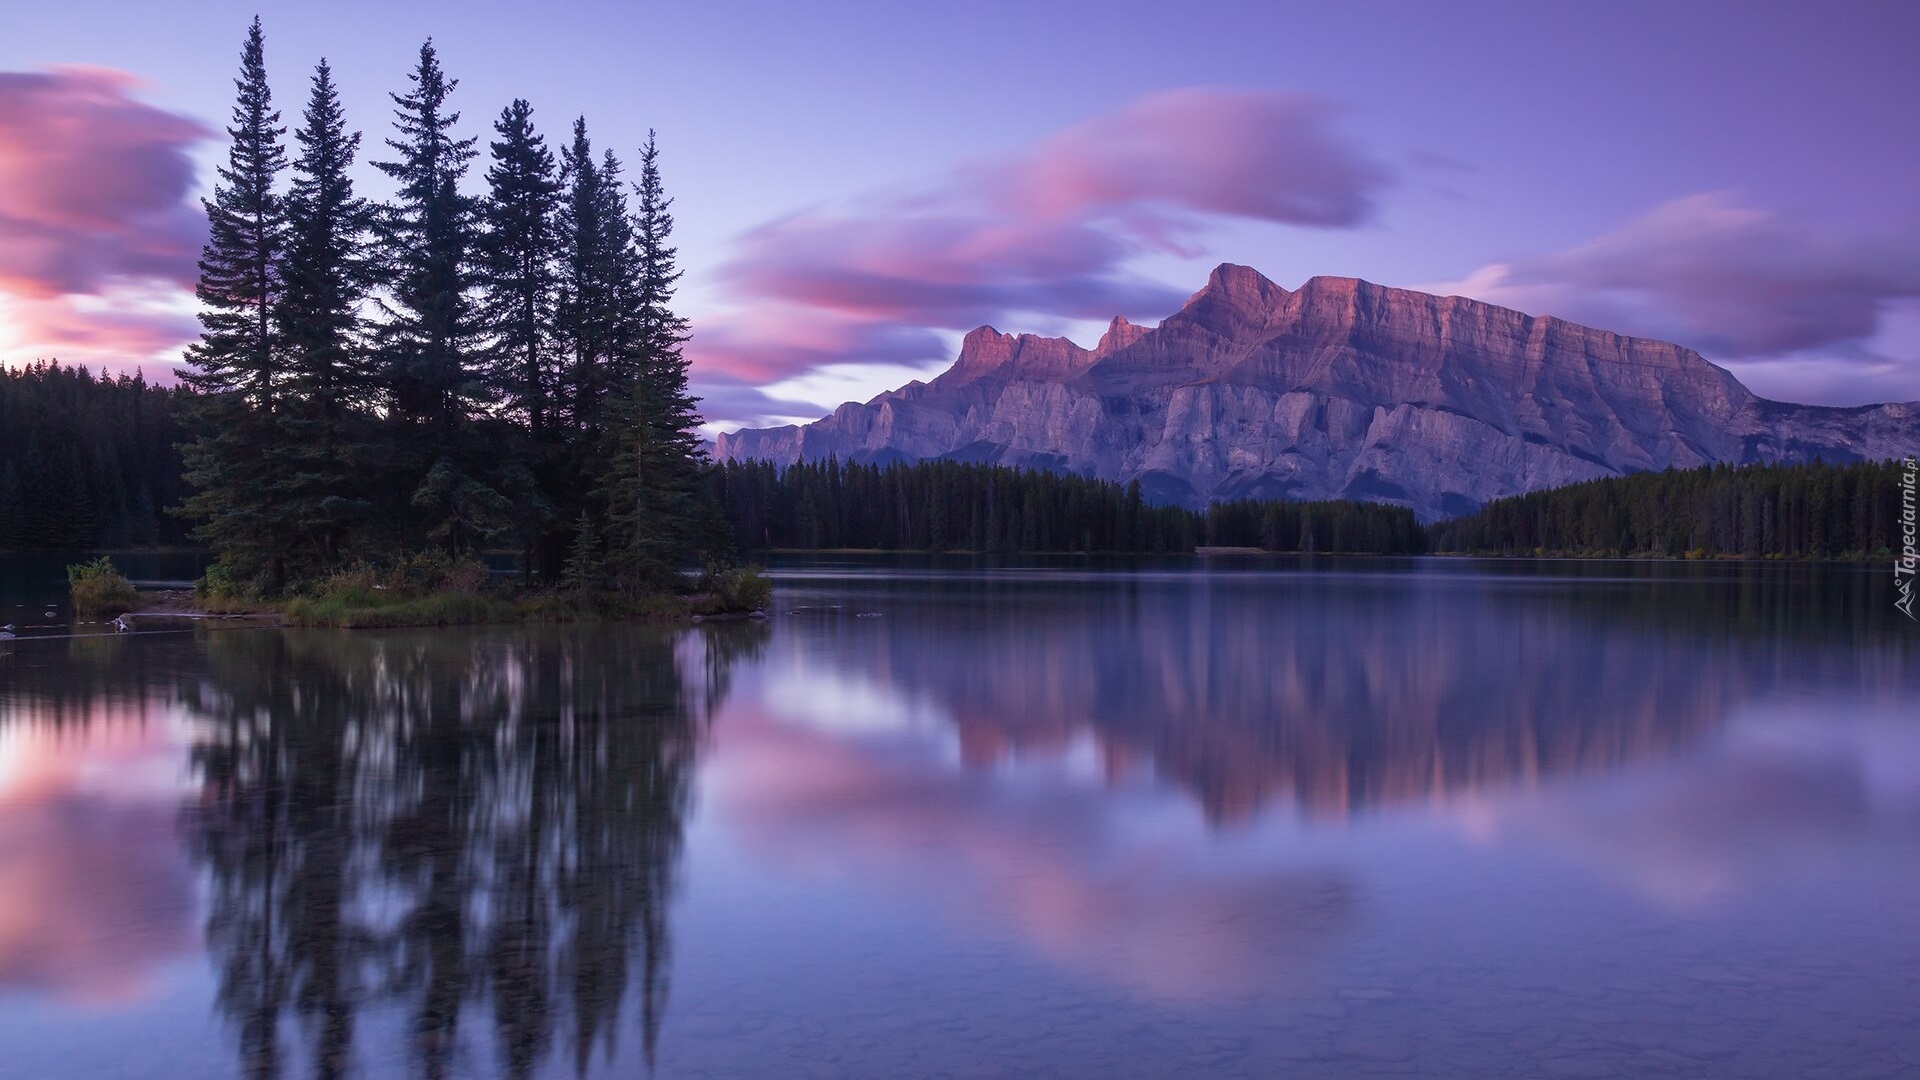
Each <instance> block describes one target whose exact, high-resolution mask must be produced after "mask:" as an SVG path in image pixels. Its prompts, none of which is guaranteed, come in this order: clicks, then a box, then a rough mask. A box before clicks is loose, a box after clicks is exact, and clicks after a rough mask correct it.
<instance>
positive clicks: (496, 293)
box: [481, 99, 563, 444]
mask: <svg viewBox="0 0 1920 1080" xmlns="http://www.w3.org/2000/svg"><path fill="white" fill-rule="evenodd" d="M493 129H494V131H495V133H497V134H498V135H499V138H498V139H497V140H495V141H494V142H492V143H490V144H489V147H488V148H489V150H490V151H491V153H492V158H493V162H492V165H491V166H490V167H489V168H488V169H487V197H486V200H485V201H484V202H483V203H482V208H481V213H482V217H483V219H484V222H485V234H484V238H483V240H482V241H481V252H482V263H481V274H482V279H483V281H484V284H485V294H484V301H483V310H482V317H483V320H484V322H485V324H486V327H487V330H488V331H489V332H490V334H491V335H492V338H493V341H492V347H493V351H492V374H493V381H494V383H495V385H496V386H497V387H498V388H499V391H500V395H501V397H502V399H503V403H504V404H505V405H506V407H507V409H508V411H509V413H510V414H511V415H513V416H514V417H515V418H516V419H518V420H519V421H520V422H521V423H523V424H525V425H526V427H527V431H528V434H529V435H530V436H531V437H532V439H533V441H534V442H535V443H536V444H543V443H546V442H547V441H548V440H549V438H550V434H551V432H550V413H551V410H552V408H553V402H554V398H555V393H554V379H555V359H554V356H553V350H554V304H555V300H556V299H557V293H558V288H559V282H558V277H557V273H558V267H557V263H558V260H559V254H560V245H559V232H558V228H559V222H558V216H559V212H560V193H561V191H562V190H563V188H562V185H561V183H560V178H559V176H558V173H557V167H556V165H555V163H554V157H553V152H552V151H551V150H548V149H547V144H546V139H545V138H544V137H542V136H541V135H540V134H538V133H537V132H535V131H534V129H533V107H532V106H530V105H528V104H527V102H526V101H525V100H524V99H516V100H515V101H514V102H513V104H511V105H509V106H507V107H506V108H505V109H503V110H501V112H500V118H499V119H498V120H496V121H495V122H494V125H493Z"/></svg>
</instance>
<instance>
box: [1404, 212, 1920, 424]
mask: <svg viewBox="0 0 1920 1080" xmlns="http://www.w3.org/2000/svg"><path fill="white" fill-rule="evenodd" d="M1914 250H1915V249H1914V246H1913V244H1911V243H1906V244H1900V243H1889V242H1884V241H1882V240H1879V239H1876V238H1870V237H1862V236H1845V235H1836V234H1834V233H1833V232H1832V231H1831V230H1826V229H1819V228H1816V227H1814V226H1813V225H1811V224H1809V223H1807V222H1803V221H1800V220H1798V219H1796V218H1794V217H1791V216H1789V215H1786V214H1782V213H1778V212H1775V211H1769V210H1760V209H1755V208H1753V207H1750V206H1746V205H1743V204H1742V203H1741V202H1740V201H1739V200H1738V199H1737V198H1736V197H1735V196H1733V195H1732V194H1730V193H1727V192H1709V193H1704V194H1696V195H1689V196H1686V197H1684V198H1678V199H1673V200H1671V201H1668V202H1665V203H1662V204H1660V205H1659V206H1656V207H1654V208H1653V209H1652V210H1649V211H1648V212H1647V213H1646V214H1644V215H1642V216H1641V217H1639V218H1637V219H1635V220H1633V221H1631V222H1628V223H1627V224H1626V225H1624V226H1622V227H1621V228H1619V229H1616V230H1614V231H1613V232H1610V233H1607V234H1605V235H1603V236H1600V237H1597V238H1595V239H1593V240H1590V241H1588V242H1586V243H1584V244H1581V245H1579V246H1577V247H1574V248H1570V249H1568V250H1566V251H1562V252H1558V253H1555V254H1550V255H1545V256H1540V257H1536V258H1530V259H1522V260H1517V261H1515V262H1512V263H1502V264H1495V265H1492V266H1487V267H1482V268H1481V269H1479V270H1477V271H1475V272H1474V273H1472V274H1470V275H1468V276H1467V277H1466V278H1464V279H1462V280H1460V281H1456V282H1450V283H1446V284H1444V285H1441V286H1435V287H1433V288H1435V289H1436V290H1438V291H1448V292H1458V293H1460V294H1462V295H1466V296H1472V297H1475V298H1478V299H1482V300H1488V301H1491V302H1494V303H1499V304H1506V305H1508V306H1511V307H1515V308H1519V309H1521V310H1523V311H1528V312H1533V313H1536V314H1551V315H1559V316H1562V317H1564V318H1568V319H1572V320H1575V321H1577V322H1583V323H1587V324H1589V325H1594V326H1603V327H1607V328H1609V329H1617V330H1621V331H1624V332H1628V333H1635V334H1640V335H1642V336H1647V337H1658V338H1664V339H1667V340H1670V341H1675V342H1678V343H1680V344H1683V345H1687V346H1690V347H1692V348H1696V349H1699V350H1700V351H1701V352H1703V353H1706V354H1708V355H1709V356H1713V357H1714V358H1716V359H1720V360H1742V359H1746V360H1759V359H1766V360H1771V361H1784V362H1787V366H1798V367H1800V368H1806V366H1807V362H1808V361H1817V363H1815V364H1814V368H1815V369H1818V370H1824V371H1826V372H1827V373H1828V375H1831V373H1832V371H1833V370H1834V369H1833V366H1832V364H1831V362H1832V361H1836V360H1837V361H1842V362H1846V363H1847V364H1850V365H1855V366H1858V367H1860V368H1863V369H1870V368H1876V367H1878V368H1885V367H1886V366H1887V365H1888V363H1889V361H1888V359H1887V358H1886V357H1885V356H1882V355H1879V354H1878V353H1877V352H1876V351H1875V350H1873V349H1871V348H1868V347H1867V345H1868V343H1869V341H1870V339H1872V338H1873V337H1874V335H1875V334H1876V333H1877V332H1878V331H1879V330H1880V329H1881V327H1882V324H1883V322H1884V320H1885V318H1886V317H1887V316H1888V315H1889V313H1890V312H1891V311H1892V310H1893V309H1894V307H1895V306H1896V305H1899V304H1901V303H1903V302H1908V301H1912V300H1914V299H1916V298H1920V255H1915V254H1914ZM1894 366H1895V367H1905V366H1906V365H1894ZM1780 370H1785V367H1781V368H1780ZM1881 374H1886V372H1884V371H1882V372H1881ZM1911 377H1912V373H1911V372H1910V371H1908V372H1906V373H1905V378H1907V379H1909V380H1910V379H1911ZM1828 381H1831V380H1830V379H1829V380H1828ZM1902 396H1911V394H1910V393H1909V394H1905V395H1902Z"/></svg>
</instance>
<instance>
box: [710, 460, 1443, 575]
mask: <svg viewBox="0 0 1920 1080" xmlns="http://www.w3.org/2000/svg"><path fill="white" fill-rule="evenodd" d="M708 482H709V483H710V484H711V485H712V487H713V490H714V495H715V498H716V499H717V500H718V502H719V503H720V505H721V506H722V507H723V508H724V509H725V511H726V515H727V520H728V522H729V523H730V524H731V525H732V527H733V535H734V537H735V540H736V542H738V543H739V544H740V545H741V546H742V547H745V548H753V549H782V548H785V549H814V550H818V549H830V548H862V549H878V550H882V551H987V552H1139V553H1154V552H1189V551H1192V550H1193V549H1194V548H1195V547H1197V546H1200V545H1203V544H1204V545H1217V546H1224V547H1263V548H1266V549H1268V550H1271V551H1345V552H1382V553H1389V552H1401V553H1411V552H1419V551H1423V550H1425V548H1426V535H1425V533H1424V532H1423V531H1422V530H1421V528H1420V524H1419V522H1417V521H1416V520H1415V519H1414V516H1413V514H1412V512H1410V511H1408V510H1405V509H1402V508H1400V507H1397V506H1385V505H1380V504H1376V503H1353V502H1309V503H1287V502H1236V503H1216V504H1214V505H1213V506H1211V507H1209V508H1208V509H1207V510H1205V511H1196V510H1189V509H1186V508H1184V507H1178V506H1153V505H1150V504H1148V503H1147V502H1146V501H1145V500H1144V499H1143V498H1142V497H1141V494H1140V485H1139V484H1138V483H1133V484H1126V485H1122V484H1115V483H1109V482H1107V481H1104V480H1090V479H1087V478H1086V477H1081V476H1070V475H1068V476H1063V475H1059V474H1056V473H1046V472H1027V471H1022V470H1016V469H1010V468H1006V467H1005V466H998V465H977V464H965V463H961V462H953V461H923V462H917V463H912V464H908V463H901V462H896V463H894V464H890V465H884V466H882V465H859V464H841V463H839V462H835V461H825V462H806V463H801V464H796V465H792V466H788V467H786V468H780V467H777V466H774V465H771V464H768V463H766V462H725V463H722V464H719V465H716V466H714V467H713V469H712V470H711V471H710V472H709V473H708Z"/></svg>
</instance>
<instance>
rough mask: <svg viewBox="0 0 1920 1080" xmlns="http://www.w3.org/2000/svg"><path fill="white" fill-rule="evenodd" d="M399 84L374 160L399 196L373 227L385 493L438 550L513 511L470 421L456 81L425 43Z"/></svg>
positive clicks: (465, 157) (469, 329) (474, 320)
mask: <svg viewBox="0 0 1920 1080" xmlns="http://www.w3.org/2000/svg"><path fill="white" fill-rule="evenodd" d="M407 78H408V79H409V80H410V81H411V82H412V83H413V88H412V89H411V90H409V91H408V92H407V93H404V94H392V95H390V96H391V97H392V99H393V103H394V106H395V108H394V129H395V133H396V136H397V137H396V138H392V139H388V140H387V145H388V146H389V147H391V148H392V149H393V150H394V151H395V153H396V155H397V158H396V160H393V161H382V162H375V163H374V164H375V166H376V167H378V168H379V169H380V170H381V171H382V172H384V173H386V174H387V175H388V176H391V177H392V178H393V179H394V180H395V181H397V182H398V184H399V188H400V190H399V192H398V194H397V197H396V199H395V201H394V203H393V204H391V205H390V206H388V207H386V208H385V213H384V214H383V215H382V221H381V224H380V230H379V232H380V238H381V240H382V242H383V245H384V248H385V251H384V255H385V258H386V265H385V266H384V268H383V269H384V274H383V277H384V279H385V280H384V284H385V286H386V295H385V296H384V297H383V299H382V308H383V310H384V312H385V314H386V316H387V318H386V320H385V322H384V323H383V324H382V325H381V326H380V328H379V330H378V333H377V341H378V349H379V355H380V360H381V363H382V366H383V369H384V378H383V381H384V382H385V384H386V389H387V395H388V400H387V406H388V415H389V422H390V425H391V426H392V427H393V428H394V429H395V430H394V432H393V434H394V435H395V437H396V442H395V445H394V450H395V453H393V454H392V455H391V461H392V465H393V466H394V467H395V468H396V469H397V470H398V471H399V475H398V476H396V477H394V478H393V481H392V482H391V483H389V484H388V485H387V486H388V487H389V488H390V489H392V490H396V491H408V492H410V496H411V497H410V498H409V499H408V500H407V507H408V509H410V511H411V514H410V515H409V516H411V517H412V518H413V519H414V521H415V522H416V524H417V526H418V527H419V528H421V529H424V530H425V533H426V535H427V536H428V538H430V539H431V540H432V541H433V542H434V543H436V544H439V545H441V546H443V547H446V548H450V549H456V550H459V549H468V548H471V547H473V546H474V545H475V544H477V543H478V542H479V541H480V540H481V539H483V538H484V537H485V536H486V535H488V534H489V533H490V532H492V531H493V530H494V529H496V528H497V527H498V526H499V525H500V524H501V523H502V522H504V521H505V520H506V516H507V511H508V509H509V508H508V507H507V505H506V501H505V500H504V499H503V498H502V497H501V496H500V494H499V493H498V492H497V491H495V490H494V489H493V487H492V486H491V485H490V484H488V483H487V481H486V480H485V479H484V473H485V471H486V470H487V469H488V467H489V466H490V465H491V464H492V463H493V462H492V461H491V460H490V459H491V458H492V455H491V454H490V453H489V452H488V447H487V446H486V445H485V443H484V441H483V439H482V438H481V435H480V433H479V432H478V431H477V430H475V428H474V426H473V425H472V423H471V420H472V418H473V414H474V412H475V411H476V410H477V409H478V408H479V407H480V405H481V404H482V399H483V396H484V390H485V387H484V380H483V378H482V373H481V372H480V370H479V369H478V365H477V363H476V359H477V354H478V351H479V349H478V344H479V338H478V334H479V330H480V327H479V319H478V317H477V315H476V313H475V312H474V310H473V297H472V295H471V292H472V288H473V286H474V284H475V280H474V269H473V263H474V256H475V251H474V247H475V245H474V241H475V217H476V215H475V207H474V205H473V200H472V199H471V198H470V197H469V196H467V195H465V194H464V193H462V192H461V190H460V181H461V179H462V178H463V177H464V176H465V175H466V171H467V165H468V163H469V162H470V161H472V160H473V157H474V154H475V150H474V143H475V142H476V141H477V140H475V139H473V138H466V139H458V138H455V137H454V136H453V134H452V132H453V129H454V125H456V124H458V123H459V122H460V114H459V113H458V112H454V111H451V110H449V109H448V108H447V99H448V97H449V96H450V95H451V94H452V93H453V91H454V89H455V88H456V87H457V86H458V85H459V81H458V80H456V79H449V78H447V76H446V73H445V71H443V70H442V69H441V67H440V59H439V56H438V55H437V54H436V53H435V51H434V47H433V42H432V41H431V40H428V41H427V42H426V43H425V44H423V45H421V46H420V59H419V62H418V64H417V65H416V67H415V68H414V70H413V72H412V73H410V74H409V75H408V76H407ZM402 539H403V540H404V539H406V538H405V537H403V538H402Z"/></svg>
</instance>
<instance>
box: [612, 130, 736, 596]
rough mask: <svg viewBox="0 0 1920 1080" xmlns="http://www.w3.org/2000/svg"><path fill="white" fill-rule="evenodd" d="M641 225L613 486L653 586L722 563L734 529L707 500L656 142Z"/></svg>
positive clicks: (637, 561) (625, 530) (641, 569)
mask: <svg viewBox="0 0 1920 1080" xmlns="http://www.w3.org/2000/svg"><path fill="white" fill-rule="evenodd" d="M634 195H635V196H636V199H637V206H636V207H635V209H634V213H633V217H632V225H631V235H632V248H631V251H632V255H631V258H632V261H633V270H632V273H631V275H630V279H631V281H632V287H633V297H634V303H633V306H632V309H631V314H630V318H629V320H628V323H627V328H628V342H627V346H628V349H629V350H630V352H631V355H632V357H633V363H632V365H631V366H630V368H629V370H630V371H631V377H630V380H629V382H628V384H627V386H626V387H625V393H624V395H623V396H622V398H621V400H620V409H619V412H618V414H617V419H616V423H615V448H616V455H615V458H614V461H613V466H612V470H611V472H610V475H609V481H608V485H607V486H608V498H607V502H608V506H609V515H610V518H611V522H612V525H613V527H614V530H615V533H616V535H617V537H618V541H619V545H620V551H621V557H622V559H623V561H624V564H625V567H626V568H628V569H630V570H633V571H635V572H637V573H638V574H640V575H641V576H643V577H658V576H661V575H663V574H664V573H666V572H667V571H669V570H670V569H671V567H672V561H673V559H674V558H675V557H676V556H677V555H680V554H684V553H687V552H689V551H692V552H695V553H698V554H700V555H702V556H708V557H710V556H712V555H715V554H718V551H719V549H720V548H722V547H724V546H725V532H726V530H725V526H724V524H723V522H722V521H721V517H720V513H719V510H718V507H717V506H714V505H713V504H712V503H711V501H710V500H708V499H706V498H705V488H704V486H703V485H702V484H701V469H702V467H703V465H704V460H705V453H704V451H703V449H702V446H701V441H700V433H699V427H700V423H701V420H700V414H699V412H698V410H697V405H698V403H699V401H698V399H697V398H695V397H694V396H693V395H692V393H691V392H690V391H689V390H688V387H687V359H686V357H685V355H684V354H683V352H682V350H681V346H682V345H683V344H684V343H685V342H686V340H687V336H688V335H687V323H686V320H685V319H682V318H681V317H680V316H678V315H676V314H675V313H674V311H673V307H672V301H673V294H674V288H675V286H676V284H677V283H678V282H679V280H680V269H679V265H678V256H679V253H678V251H677V249H676V248H675V247H674V246H673V213H672V207H673V200H672V199H670V198H668V197H667V195H666V191H665V187H664V185H663V184H662V181H661V177H660V151H659V147H658V145H657V143H656V140H655V137H654V133H653V132H652V131H648V132H647V142H646V145H645V146H644V147H642V148H641V151H640V180H639V182H638V183H636V184H635V185H634Z"/></svg>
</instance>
